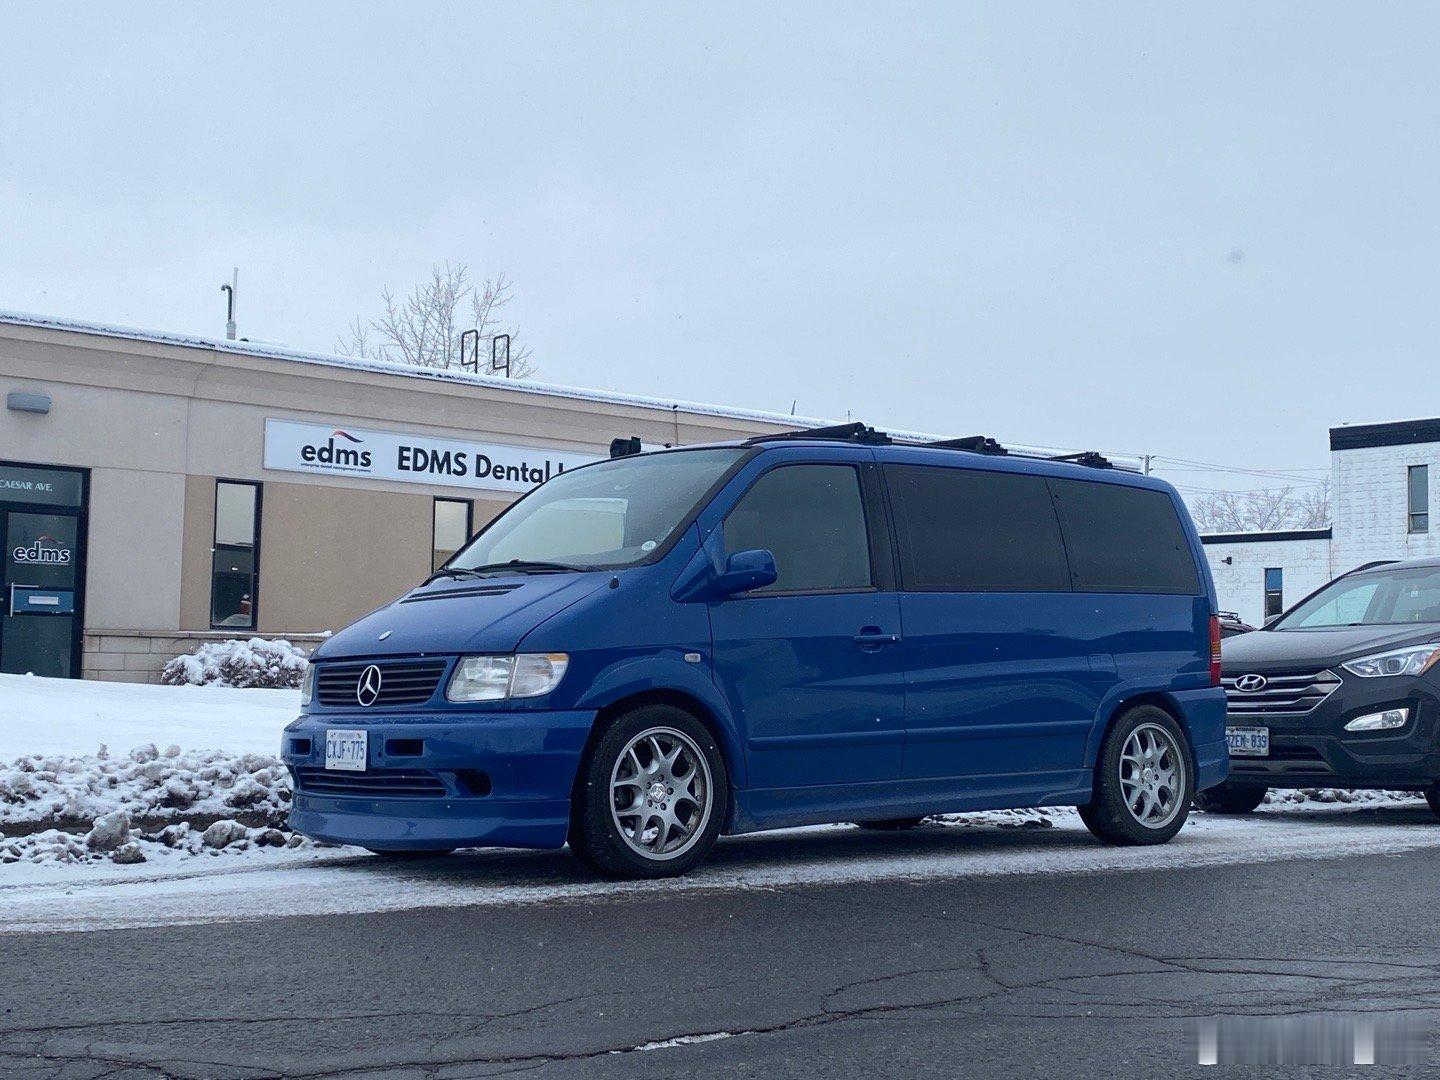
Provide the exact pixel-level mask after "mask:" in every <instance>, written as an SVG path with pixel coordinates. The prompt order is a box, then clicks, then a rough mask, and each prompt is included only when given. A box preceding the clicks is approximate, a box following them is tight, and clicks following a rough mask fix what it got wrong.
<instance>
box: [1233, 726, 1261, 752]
mask: <svg viewBox="0 0 1440 1080" xmlns="http://www.w3.org/2000/svg"><path fill="white" fill-rule="evenodd" d="M1225 739H1226V741H1227V742H1228V743H1229V744H1230V756H1231V757H1269V756H1270V729H1269V728H1267V727H1227V728H1226V729H1225Z"/></svg>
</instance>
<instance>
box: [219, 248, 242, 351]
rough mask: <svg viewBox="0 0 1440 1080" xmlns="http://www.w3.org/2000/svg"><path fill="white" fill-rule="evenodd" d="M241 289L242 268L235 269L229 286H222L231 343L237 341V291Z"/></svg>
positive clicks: (227, 332)
mask: <svg viewBox="0 0 1440 1080" xmlns="http://www.w3.org/2000/svg"><path fill="white" fill-rule="evenodd" d="M238 288H240V268H239V267H238V266H237V267H235V273H234V276H233V277H232V278H231V281H230V284H229V285H221V286H220V291H221V292H223V293H225V294H226V296H225V336H226V337H227V338H229V339H230V340H231V341H234V340H235V290H237V289H238Z"/></svg>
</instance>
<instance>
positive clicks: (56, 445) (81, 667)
mask: <svg viewBox="0 0 1440 1080" xmlns="http://www.w3.org/2000/svg"><path fill="white" fill-rule="evenodd" d="M0 393H4V395H5V399H6V408H5V410H4V412H0V540H3V541H4V544H5V547H4V553H3V554H4V558H3V560H0V586H3V590H4V597H3V603H4V606H3V612H0V671H4V672H27V671H33V672H35V673H36V674H45V675H81V674H83V675H84V676H86V677H90V678H101V679H124V680H132V681H153V680H155V679H156V678H158V675H159V671H160V669H161V667H162V666H163V664H164V662H165V661H166V660H167V659H169V658H170V657H172V656H174V655H176V654H177V653H179V652H183V651H186V650H188V649H190V648H193V647H194V646H195V645H196V644H198V643H200V642H202V641H205V640H210V639H225V638H232V637H248V636H252V635H260V636H266V637H287V638H289V639H291V640H293V641H296V642H297V643H311V642H314V641H316V640H319V636H320V635H323V634H324V633H325V632H326V631H332V630H336V629H339V628H340V627H342V626H344V625H345V624H346V623H348V622H350V621H351V620H353V619H354V618H356V617H357V616H359V615H362V614H364V613H365V612H367V611H369V610H371V609H373V608H375V607H377V606H379V605H381V604H383V603H386V602H387V601H389V600H391V599H393V598H394V597H395V596H397V595H399V594H400V593H402V592H404V591H405V590H406V589H408V588H410V587H411V586H413V585H415V584H416V583H417V582H419V581H420V580H422V579H423V578H424V577H425V576H426V575H427V574H429V573H430V572H431V570H432V568H433V567H435V566H437V565H439V563H440V562H441V561H443V559H444V558H445V557H446V556H448V554H449V553H450V552H451V551H453V550H454V549H455V547H457V546H458V545H459V544H460V543H462V542H463V540H464V539H465V537H466V536H468V535H469V534H470V533H472V532H473V531H475V530H477V529H478V528H479V527H480V526H482V525H484V524H485V523H486V522H488V521H489V520H491V519H492V518H493V517H494V516H495V515H496V514H497V513H498V512H499V511H500V510H502V509H503V508H504V507H505V506H506V505H507V504H508V503H509V502H511V501H512V500H513V499H514V498H515V497H516V496H517V495H518V494H520V493H521V492H523V491H525V490H528V489H529V488H530V487H532V486H534V484H536V483H538V482H540V481H541V480H543V479H544V478H545V477H546V476H548V475H553V474H554V473H555V472H556V471H559V470H562V469H565V468H572V467H574V466H576V465H578V464H582V463H583V462H585V461H588V460H593V459H594V458H597V457H602V456H605V455H606V454H607V453H608V449H609V445H610V441H611V440H612V439H614V438H617V437H629V436H639V437H640V439H642V440H643V441H644V442H645V443H646V444H649V445H661V444H666V443H669V444H687V443H696V442H707V441H713V440H717V439H726V438H733V437H736V436H741V437H743V436H748V435H753V434H758V433H762V432H769V431H776V430H782V429H785V428H790V427H794V426H797V425H800V426H803V425H804V424H805V423H808V422H807V421H797V420H795V419H792V418H790V417H785V416H781V415H773V414H764V413H752V412H745V411H741V410H731V409H721V408H708V407H704V406H696V405H686V404H678V403H670V402H663V401H657V400H647V399H643V398H637V397H629V396H626V395H623V394H610V393H601V392H592V391H585V390H573V389H567V388H563V387H555V386H546V385H542V384H538V383H520V382H508V381H506V380H503V379H499V378H494V377H489V376H485V375H474V374H470V373H468V372H454V371H427V370H424V369H417V368H410V367H404V366H401V365H396V364H387V363H382V362H371V361H352V360H348V359H345V358H341V357H333V356H324V355H317V354H309V353H302V352H296V351H291V350H285V349H279V348H275V347H272V346H265V345H259V344H252V343H246V342H243V341H238V342H237V341H221V340H208V339H197V338H188V337H182V336H177V335H169V334H161V333H150V332H145V331H135V330H128V329H121V328H116V327H106V326H98V325H89V324H79V323H72V322H62V321H59V320H52V319H45V318H40V317H34V316H24V315H15V314H0Z"/></svg>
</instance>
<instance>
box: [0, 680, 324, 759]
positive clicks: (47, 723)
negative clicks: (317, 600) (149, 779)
mask: <svg viewBox="0 0 1440 1080" xmlns="http://www.w3.org/2000/svg"><path fill="white" fill-rule="evenodd" d="M299 712H300V693H299V691H297V690H251V689H247V690H237V689H232V688H230V687H223V686H145V685H136V684H133V683H110V682H90V681H88V680H79V679H42V678H37V677H35V676H33V675H0V762H3V761H8V760H11V759H13V758H17V757H20V756H21V755H23V754H94V753H95V752H96V750H98V749H99V748H100V746H101V744H102V743H103V744H107V745H109V746H124V747H129V746H138V745H141V744H143V743H150V742H154V743H157V744H159V745H160V746H166V745H169V744H171V743H173V744H175V745H177V746H180V747H182V748H183V749H186V750H212V749H213V750H220V749H223V750H226V751H229V752H231V753H234V754H246V753H252V754H253V753H259V754H274V753H276V752H278V750H279V749H280V732H281V729H283V728H284V727H285V725H286V724H288V723H289V722H290V721H291V720H293V719H295V717H296V715H298V714H299Z"/></svg>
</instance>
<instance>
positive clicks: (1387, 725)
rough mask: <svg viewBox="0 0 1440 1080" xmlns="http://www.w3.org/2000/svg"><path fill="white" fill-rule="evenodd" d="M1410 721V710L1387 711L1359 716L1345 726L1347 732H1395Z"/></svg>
mask: <svg viewBox="0 0 1440 1080" xmlns="http://www.w3.org/2000/svg"><path fill="white" fill-rule="evenodd" d="M1409 719H1410V710H1409V709H1385V710H1384V711H1383V712H1372V713H1366V714H1365V715H1364V716H1357V717H1356V718H1355V719H1354V720H1351V721H1350V722H1349V723H1348V724H1346V725H1345V730H1346V731H1394V730H1395V729H1396V728H1402V727H1404V726H1405V722H1406V721H1407V720H1409Z"/></svg>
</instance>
